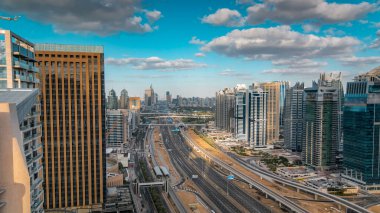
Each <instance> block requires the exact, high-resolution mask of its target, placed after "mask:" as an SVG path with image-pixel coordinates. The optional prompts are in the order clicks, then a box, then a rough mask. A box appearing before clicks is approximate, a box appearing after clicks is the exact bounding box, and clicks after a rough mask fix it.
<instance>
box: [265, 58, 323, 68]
mask: <svg viewBox="0 0 380 213" xmlns="http://www.w3.org/2000/svg"><path fill="white" fill-rule="evenodd" d="M272 64H273V65H275V66H287V67H288V68H291V69H297V68H320V67H323V66H326V65H327V62H319V61H313V60H310V59H300V60H292V59H280V60H274V61H272Z"/></svg>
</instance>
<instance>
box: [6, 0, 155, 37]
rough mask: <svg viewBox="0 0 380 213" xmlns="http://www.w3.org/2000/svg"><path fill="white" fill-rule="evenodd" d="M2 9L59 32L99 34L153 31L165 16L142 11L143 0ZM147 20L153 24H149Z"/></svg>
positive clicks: (50, 1)
mask: <svg viewBox="0 0 380 213" xmlns="http://www.w3.org/2000/svg"><path fill="white" fill-rule="evenodd" d="M0 8H1V9H2V10H3V11H7V12H9V13H12V14H23V15H25V16H27V17H29V18H31V19H33V20H36V21H40V22H43V23H48V24H52V25H53V27H54V30H55V31H56V32H75V33H95V34H99V35H108V34H113V33H117V32H120V31H125V32H134V33H145V32H151V31H153V30H154V29H156V28H157V26H152V25H151V24H153V22H154V21H157V20H158V19H159V18H160V17H161V12H159V11H157V10H153V11H146V10H144V9H142V7H141V0H101V1H98V0H96V1H83V0H82V1H79V0H64V1H57V0H43V1H42V0H28V1H24V0H1V1H0ZM144 11H146V12H144ZM144 18H146V19H148V20H150V21H151V22H149V23H146V22H145V21H144Z"/></svg>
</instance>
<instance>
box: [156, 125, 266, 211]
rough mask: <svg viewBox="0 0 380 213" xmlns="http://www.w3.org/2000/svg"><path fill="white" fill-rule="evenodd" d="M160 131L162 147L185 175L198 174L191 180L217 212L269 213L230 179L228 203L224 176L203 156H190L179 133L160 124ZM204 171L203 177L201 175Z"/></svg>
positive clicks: (188, 149)
mask: <svg viewBox="0 0 380 213" xmlns="http://www.w3.org/2000/svg"><path fill="white" fill-rule="evenodd" d="M161 133H162V136H163V139H164V142H165V143H164V144H165V146H166V147H167V149H168V150H171V153H172V154H171V157H172V160H173V161H176V162H177V164H178V165H181V168H180V169H181V170H182V171H183V172H184V173H185V174H184V175H185V176H187V177H191V176H192V175H193V174H195V175H198V178H196V179H193V182H194V183H195V184H196V185H197V186H198V187H199V188H200V189H201V190H202V191H203V192H204V194H205V195H206V196H207V197H208V198H209V199H211V200H212V202H213V203H214V204H215V205H214V206H217V208H218V209H217V211H218V212H242V211H248V212H260V213H261V212H263V213H265V212H270V210H269V209H268V208H267V207H266V206H264V205H263V204H261V203H260V202H259V201H257V200H256V199H254V198H253V197H251V196H250V195H248V194H247V193H246V192H244V191H243V190H242V189H240V188H239V187H237V186H236V185H235V184H234V183H233V182H230V183H228V188H229V189H228V191H229V196H230V197H231V198H232V199H233V201H232V202H231V201H230V200H229V199H227V198H226V196H227V195H226V186H227V185H226V184H227V182H226V181H227V179H226V176H225V175H223V174H220V173H219V172H217V171H215V169H214V168H212V167H210V166H209V165H208V164H207V163H205V161H204V160H203V159H202V158H200V157H198V158H195V159H193V158H191V157H190V156H191V155H192V154H191V151H190V147H188V146H187V145H186V143H185V140H184V138H182V137H181V136H180V134H178V133H172V132H171V131H170V130H169V128H168V127H161ZM203 171H204V174H205V177H206V178H204V176H203ZM237 206H239V207H237ZM214 210H216V209H214Z"/></svg>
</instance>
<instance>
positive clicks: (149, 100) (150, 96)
mask: <svg viewBox="0 0 380 213" xmlns="http://www.w3.org/2000/svg"><path fill="white" fill-rule="evenodd" d="M155 101H156V98H155V93H154V90H153V87H152V85H150V87H149V88H148V89H146V90H145V96H144V104H145V107H148V108H151V107H153V106H154V104H155V103H156V102H155Z"/></svg>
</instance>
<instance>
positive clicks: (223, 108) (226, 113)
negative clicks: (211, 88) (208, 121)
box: [215, 88, 235, 132]
mask: <svg viewBox="0 0 380 213" xmlns="http://www.w3.org/2000/svg"><path fill="white" fill-rule="evenodd" d="M234 108H235V92H234V89H233V88H225V89H223V90H220V91H218V92H217V93H216V110H215V125H216V127H218V128H220V129H223V130H225V131H227V132H234V129H235V126H234V120H235V118H234Z"/></svg>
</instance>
